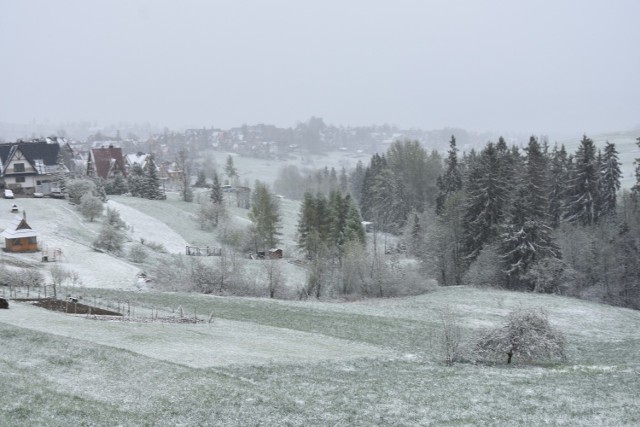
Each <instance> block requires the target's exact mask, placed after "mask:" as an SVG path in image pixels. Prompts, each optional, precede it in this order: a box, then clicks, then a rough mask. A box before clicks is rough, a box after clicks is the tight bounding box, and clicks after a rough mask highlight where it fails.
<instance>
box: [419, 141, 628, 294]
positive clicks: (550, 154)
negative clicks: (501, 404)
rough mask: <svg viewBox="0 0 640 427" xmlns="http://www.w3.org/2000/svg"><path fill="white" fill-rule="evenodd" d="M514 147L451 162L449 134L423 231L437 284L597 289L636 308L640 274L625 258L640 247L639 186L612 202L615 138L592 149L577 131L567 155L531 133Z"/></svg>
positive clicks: (489, 148) (492, 147)
mask: <svg viewBox="0 0 640 427" xmlns="http://www.w3.org/2000/svg"><path fill="white" fill-rule="evenodd" d="M639 143H640V141H639ZM522 151H523V152H521V150H519V149H517V148H516V147H508V146H507V144H506V143H505V141H504V140H503V139H502V138H501V139H500V140H499V141H498V142H497V143H495V144H494V143H488V144H487V145H486V146H485V147H484V148H483V149H482V150H481V151H480V152H479V153H476V152H473V151H472V152H471V153H469V154H467V155H464V156H463V157H462V159H458V156H457V148H456V143H455V139H454V138H452V140H451V143H450V150H449V155H448V157H447V159H446V161H445V169H444V172H443V174H442V175H441V176H440V177H439V179H438V181H437V183H438V195H437V200H436V206H435V211H436V213H437V217H436V220H435V221H434V222H433V223H432V225H431V226H430V227H429V228H428V230H427V231H426V235H425V247H426V250H425V256H424V257H425V260H427V261H428V264H429V265H430V266H431V267H432V271H434V272H436V275H437V277H438V279H439V281H440V282H441V283H442V284H445V285H451V284H461V283H470V284H476V285H490V286H499V287H506V288H510V289H519V290H535V291H541V292H566V293H570V294H574V295H580V296H585V297H589V296H590V295H589V294H590V293H591V294H593V293H594V292H595V289H598V290H599V299H601V300H606V301H610V302H614V303H616V304H622V305H631V306H636V305H637V304H638V303H639V302H640V301H639V297H640V295H639V294H640V292H638V289H637V288H638V285H637V283H638V281H639V280H640V275H638V271H637V270H638V269H637V268H635V267H634V266H633V262H631V261H629V262H626V261H625V260H627V259H629V260H630V259H633V257H634V256H636V257H637V254H638V251H639V250H640V246H639V244H638V237H640V228H639V227H638V225H639V224H638V214H637V206H636V205H637V203H634V202H633V201H634V200H635V199H634V197H633V194H636V193H637V190H635V188H634V192H633V194H632V195H623V198H622V201H621V200H619V199H618V196H619V190H620V177H621V171H620V162H619V161H618V152H617V150H616V148H615V145H614V144H611V143H607V144H606V146H605V149H604V151H599V150H596V147H595V144H594V143H593V141H592V140H591V139H590V138H588V137H587V136H584V137H583V138H582V140H581V142H580V146H579V147H578V149H577V151H576V153H575V155H569V154H567V152H566V150H565V148H564V147H557V146H556V147H554V148H553V149H550V148H549V146H548V145H547V144H546V143H542V144H541V143H539V141H538V140H537V139H536V138H535V137H531V139H530V141H529V143H528V145H527V147H526V148H525V149H524V150H522ZM639 188H640V187H639ZM576 241H581V242H583V243H586V242H591V244H586V245H581V246H576V244H575V242H576ZM602 252H606V254H605V253H602ZM596 258H597V259H596ZM636 259H637V258H636ZM585 260H589V261H588V262H585ZM598 266H599V267H600V269H598ZM596 269H597V270H598V271H595V270H596ZM614 277H615V279H614ZM630 287H631V288H633V289H634V290H631V289H630ZM587 290H588V292H585V291H587ZM633 295H635V296H633Z"/></svg>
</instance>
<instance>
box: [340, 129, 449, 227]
mask: <svg viewBox="0 0 640 427" xmlns="http://www.w3.org/2000/svg"><path fill="white" fill-rule="evenodd" d="M441 173H442V158H441V156H440V155H439V154H438V152H437V151H432V152H431V153H427V152H426V151H425V150H424V148H422V146H421V145H420V144H419V143H418V141H397V142H395V143H393V144H392V145H391V147H390V148H389V150H388V151H387V153H386V154H382V155H380V154H375V155H374V156H373V157H372V158H371V161H370V163H369V165H368V166H367V167H366V168H364V169H361V168H358V167H357V168H356V170H355V171H354V173H353V174H352V187H353V188H354V189H355V191H354V196H355V197H356V199H357V200H358V202H359V205H360V212H361V214H362V217H363V218H364V219H365V220H367V221H371V222H373V223H374V224H375V226H376V228H377V229H379V230H384V231H388V232H392V233H399V232H400V231H401V230H402V229H403V227H404V226H405V224H406V221H407V219H408V218H409V216H410V213H411V212H418V213H422V212H424V210H425V208H427V207H428V206H432V205H433V204H434V203H435V201H436V197H437V195H438V189H437V187H436V182H437V178H438V176H439V175H440V174H441Z"/></svg>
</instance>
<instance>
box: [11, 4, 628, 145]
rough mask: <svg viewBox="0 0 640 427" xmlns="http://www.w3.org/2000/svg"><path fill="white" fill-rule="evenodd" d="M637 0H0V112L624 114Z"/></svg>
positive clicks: (590, 123) (353, 119) (477, 117)
mask: <svg viewBox="0 0 640 427" xmlns="http://www.w3.org/2000/svg"><path fill="white" fill-rule="evenodd" d="M639 16H640V1H635V0H628V1H621V0H607V1H604V0H603V1H561V0H558V1H552V0H550V1H544V0H538V1H506V0H505V1H471V0H469V1H445V0H443V1H398V0H394V1H391V0H389V1H366V0H357V1H334V0H322V1H315V0H313V1H302V0H299V1H293V0H292V1H266V0H265V1H257V0H256V1H241V0H240V1H239V0H229V1H188V0H187V1H171V2H169V1H155V0H149V1H142V0H123V1H117V0H111V1H96V0H92V1H84V0H79V1H67V0H56V1H13V0H0V61H1V62H0V63H1V66H0V121H3V122H28V121H30V120H33V119H35V120H37V121H46V120H49V121H53V122H58V121H77V120H90V121H97V122H99V123H113V122H119V121H129V122H135V121H149V122H152V123H157V124H159V125H167V126H169V127H181V126H211V125H213V126H216V127H223V128H227V127H231V126H237V125H240V124H242V123H248V124H254V123H273V124H276V125H279V126H291V125H294V124H295V122H296V121H297V120H306V119H307V118H309V117H310V116H312V115H314V116H319V117H323V118H324V119H325V121H326V122H327V123H332V124H336V125H339V124H344V125H347V124H350V125H367V124H373V123H376V124H383V123H393V124H397V125H399V126H403V127H421V128H425V129H433V128H441V127H445V126H457V127H464V128H467V129H470V130H479V131H483V130H492V131H498V132H501V131H511V130H513V131H523V132H535V133H543V132H544V133H553V132H571V133H580V132H599V131H605V130H627V129H630V128H632V127H634V126H638V125H639V124H640V77H639V76H640V25H638V24H637V19H638V17H639Z"/></svg>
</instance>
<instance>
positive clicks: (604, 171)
mask: <svg viewBox="0 0 640 427" xmlns="http://www.w3.org/2000/svg"><path fill="white" fill-rule="evenodd" d="M621 176H622V172H621V170H620V161H618V151H617V150H616V146H615V144H612V143H610V142H608V141H607V145H606V146H605V149H604V155H603V156H602V161H601V164H600V204H599V205H600V206H599V207H600V209H599V213H598V216H599V217H600V218H602V219H605V220H612V219H614V218H615V216H616V207H617V193H618V191H619V190H620V177H621Z"/></svg>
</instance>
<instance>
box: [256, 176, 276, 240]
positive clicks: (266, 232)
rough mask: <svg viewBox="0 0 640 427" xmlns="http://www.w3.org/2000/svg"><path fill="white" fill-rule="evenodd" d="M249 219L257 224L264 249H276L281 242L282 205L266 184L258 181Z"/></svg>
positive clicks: (258, 234)
mask: <svg viewBox="0 0 640 427" xmlns="http://www.w3.org/2000/svg"><path fill="white" fill-rule="evenodd" d="M249 219H250V220H251V221H252V222H253V223H254V224H255V227H256V233H257V237H258V239H259V241H258V242H257V243H258V244H259V246H260V247H262V249H268V248H274V247H275V246H276V245H277V244H278V242H279V241H280V238H279V236H280V235H281V233H280V231H279V230H280V222H281V215H280V205H279V203H278V200H277V199H276V198H275V197H274V196H273V194H271V192H270V191H269V188H267V186H266V184H263V183H261V182H259V181H256V186H255V189H254V191H253V196H252V201H251V211H250V212H249Z"/></svg>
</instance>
